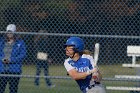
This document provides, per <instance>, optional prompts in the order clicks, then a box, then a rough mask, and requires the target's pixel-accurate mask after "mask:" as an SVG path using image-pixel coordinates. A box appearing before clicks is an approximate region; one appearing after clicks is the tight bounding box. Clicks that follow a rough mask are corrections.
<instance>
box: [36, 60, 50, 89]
mask: <svg viewBox="0 0 140 93" xmlns="http://www.w3.org/2000/svg"><path fill="white" fill-rule="evenodd" d="M41 69H44V76H48V75H49V66H48V63H47V61H41V60H38V62H37V63H36V75H37V76H39V75H40V73H41ZM45 81H46V84H47V85H48V86H50V85H51V81H50V79H49V78H45ZM35 84H36V85H39V77H36V78H35Z"/></svg>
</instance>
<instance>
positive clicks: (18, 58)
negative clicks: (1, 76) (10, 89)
mask: <svg viewBox="0 0 140 93" xmlns="http://www.w3.org/2000/svg"><path fill="white" fill-rule="evenodd" d="M4 47H5V39H0V73H1V72H13V73H21V67H22V60H23V59H24V58H25V55H26V48H25V44H24V41H23V40H21V39H20V40H16V41H15V44H14V45H13V49H12V53H11V57H10V62H9V64H6V65H7V68H6V67H5V64H3V62H2V59H3V58H4V57H5V55H4V51H3V50H4Z"/></svg>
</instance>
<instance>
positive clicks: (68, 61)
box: [64, 58, 72, 64]
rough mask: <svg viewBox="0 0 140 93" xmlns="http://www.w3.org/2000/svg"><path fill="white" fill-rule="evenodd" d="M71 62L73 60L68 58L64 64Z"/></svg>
mask: <svg viewBox="0 0 140 93" xmlns="http://www.w3.org/2000/svg"><path fill="white" fill-rule="evenodd" d="M70 60H72V59H71V58H67V59H65V62H64V64H67V63H68V62H69V61H70Z"/></svg>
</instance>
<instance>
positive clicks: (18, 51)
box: [0, 24, 26, 93]
mask: <svg viewBox="0 0 140 93" xmlns="http://www.w3.org/2000/svg"><path fill="white" fill-rule="evenodd" d="M15 31H16V25H14V24H9V25H8V26H7V28H6V32H7V33H6V34H4V35H3V37H1V38H0V93H4V91H5V88H6V85H7V83H9V90H10V93H17V91H18V84H19V80H20V77H15V76H14V75H20V74H21V72H22V69H21V67H22V61H23V59H24V58H25V55H26V48H25V44H24V41H23V40H22V39H20V38H18V37H17V36H16V34H14V33H13V32H15Z"/></svg>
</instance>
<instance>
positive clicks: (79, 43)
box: [64, 37, 84, 52]
mask: <svg viewBox="0 0 140 93" xmlns="http://www.w3.org/2000/svg"><path fill="white" fill-rule="evenodd" d="M66 46H73V47H74V51H75V52H83V50H84V42H83V40H82V39H81V38H79V37H70V38H69V39H68V40H67V42H66V44H65V45H64V47H66Z"/></svg>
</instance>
